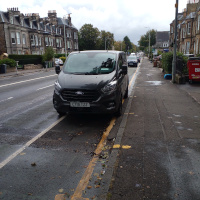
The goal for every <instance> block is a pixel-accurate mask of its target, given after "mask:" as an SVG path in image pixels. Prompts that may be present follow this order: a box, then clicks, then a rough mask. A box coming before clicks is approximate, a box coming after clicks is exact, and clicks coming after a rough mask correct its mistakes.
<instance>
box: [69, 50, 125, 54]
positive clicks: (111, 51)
mask: <svg viewBox="0 0 200 200" xmlns="http://www.w3.org/2000/svg"><path fill="white" fill-rule="evenodd" d="M89 52H97V53H98V52H99V53H101V52H108V53H115V54H119V53H125V52H124V51H115V50H87V51H73V52H71V53H70V54H75V53H89Z"/></svg>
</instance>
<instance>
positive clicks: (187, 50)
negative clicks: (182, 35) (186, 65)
mask: <svg viewBox="0 0 200 200" xmlns="http://www.w3.org/2000/svg"><path fill="white" fill-rule="evenodd" d="M189 52H190V42H187V43H186V54H189Z"/></svg>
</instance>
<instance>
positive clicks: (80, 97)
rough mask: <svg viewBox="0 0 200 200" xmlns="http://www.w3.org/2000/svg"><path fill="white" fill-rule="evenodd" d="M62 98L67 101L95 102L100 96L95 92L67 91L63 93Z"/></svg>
mask: <svg viewBox="0 0 200 200" xmlns="http://www.w3.org/2000/svg"><path fill="white" fill-rule="evenodd" d="M61 96H62V98H63V99H64V100H66V101H79V102H93V101H96V100H97V99H98V98H99V96H100V94H99V93H98V92H97V91H94V90H67V89H64V90H63V91H62V92H61Z"/></svg>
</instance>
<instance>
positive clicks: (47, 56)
mask: <svg viewBox="0 0 200 200" xmlns="http://www.w3.org/2000/svg"><path fill="white" fill-rule="evenodd" d="M54 54H55V52H54V50H53V48H52V47H47V48H46V49H45V53H44V55H43V60H44V61H51V60H52V59H53V57H54Z"/></svg>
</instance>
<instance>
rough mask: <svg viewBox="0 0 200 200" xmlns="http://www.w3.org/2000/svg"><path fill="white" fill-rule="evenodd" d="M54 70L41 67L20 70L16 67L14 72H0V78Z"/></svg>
mask: <svg viewBox="0 0 200 200" xmlns="http://www.w3.org/2000/svg"><path fill="white" fill-rule="evenodd" d="M52 70H55V68H41V69H29V70H24V69H23V70H22V69H18V70H16V71H14V72H6V73H4V74H0V79H2V78H7V77H13V76H24V75H26V74H33V73H37V72H46V71H52Z"/></svg>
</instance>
